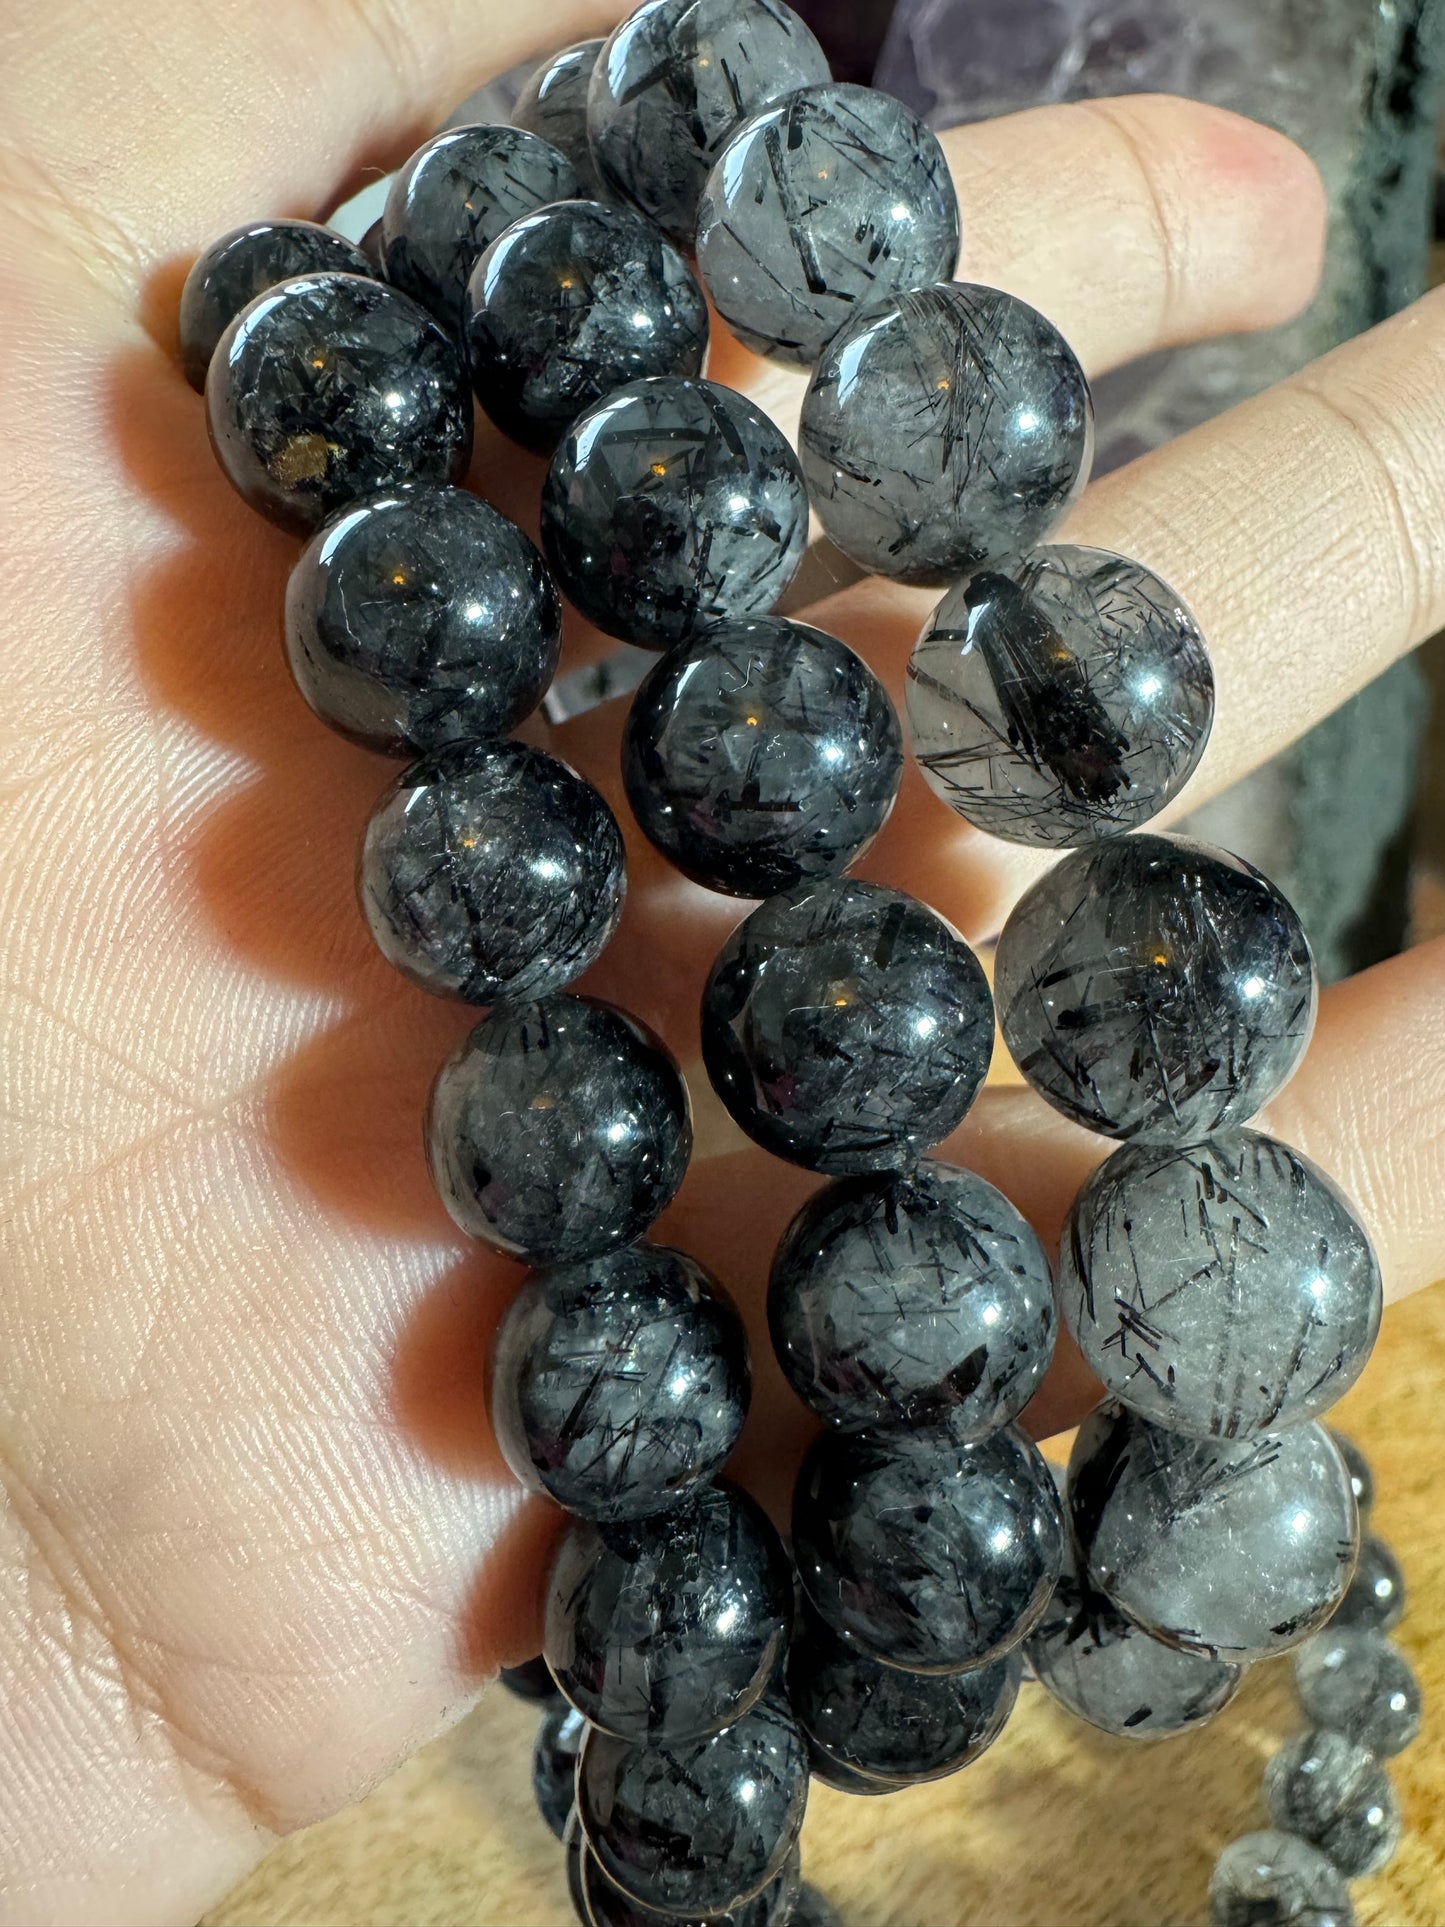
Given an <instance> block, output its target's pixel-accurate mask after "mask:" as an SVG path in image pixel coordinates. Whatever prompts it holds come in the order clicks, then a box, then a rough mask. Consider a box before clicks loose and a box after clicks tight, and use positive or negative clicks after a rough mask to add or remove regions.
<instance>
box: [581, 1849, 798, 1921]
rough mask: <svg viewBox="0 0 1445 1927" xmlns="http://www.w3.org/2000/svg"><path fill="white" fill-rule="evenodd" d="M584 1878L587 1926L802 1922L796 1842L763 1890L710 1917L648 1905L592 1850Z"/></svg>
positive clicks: (587, 1857)
mask: <svg viewBox="0 0 1445 1927" xmlns="http://www.w3.org/2000/svg"><path fill="white" fill-rule="evenodd" d="M582 1878H583V1884H584V1888H585V1892H586V1904H587V1907H588V1909H589V1910H590V1911H588V1912H587V1913H584V1914H583V1916H582V1918H583V1919H584V1921H585V1922H586V1924H587V1927H802V1923H801V1922H800V1919H799V1916H798V1912H797V1908H798V1903H799V1900H800V1899H801V1856H800V1855H799V1852H798V1849H797V1847H796V1846H795V1847H794V1848H793V1850H792V1852H791V1853H790V1854H789V1855H788V1857H787V1859H786V1860H785V1861H784V1862H783V1867H782V1871H781V1872H780V1873H777V1874H775V1875H774V1876H773V1878H772V1879H771V1880H770V1881H769V1882H768V1884H767V1886H766V1887H764V1888H763V1890H762V1892H761V1893H756V1894H754V1895H753V1897H752V1899H751V1900H745V1901H744V1902H743V1904H742V1905H741V1906H740V1907H730V1908H729V1909H728V1911H727V1912H726V1913H725V1914H709V1915H708V1917H707V1919H706V1920H703V1919H701V1918H700V1917H699V1916H698V1915H697V1914H696V1913H688V1914H675V1913H662V1912H661V1911H659V1909H657V1908H656V1907H644V1906H643V1905H642V1903H641V1902H640V1901H637V1900H633V1899H632V1898H631V1896H630V1895H628V1894H625V1893H623V1891H622V1889H621V1888H620V1887H619V1886H617V1885H616V1884H615V1883H614V1882H613V1881H611V1880H609V1879H608V1877H607V1875H606V1874H605V1873H604V1872H603V1871H602V1867H601V1864H600V1863H599V1861H598V1859H597V1856H596V1854H594V1853H592V1852H591V1851H590V1850H589V1851H588V1853H587V1856H586V1861H585V1864H584V1870H583V1876H582Z"/></svg>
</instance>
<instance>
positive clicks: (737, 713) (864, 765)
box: [622, 616, 903, 897]
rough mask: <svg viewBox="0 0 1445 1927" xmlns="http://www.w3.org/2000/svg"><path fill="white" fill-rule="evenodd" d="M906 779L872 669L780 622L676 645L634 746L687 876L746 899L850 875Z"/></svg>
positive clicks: (669, 849)
mask: <svg viewBox="0 0 1445 1927" xmlns="http://www.w3.org/2000/svg"><path fill="white" fill-rule="evenodd" d="M902 773H903V747H902V740H901V737H900V732H899V728H898V718H897V717H896V716H895V714H894V712H893V705H892V703H891V702H890V701H889V700H888V694H887V691H886V690H885V689H884V687H883V685H882V683H880V682H879V680H878V678H877V677H876V676H875V675H874V674H873V672H872V670H871V669H869V668H868V666H867V664H866V663H864V662H863V661H862V660H861V659H860V658H859V657H858V656H855V655H854V653H853V651H852V650H851V649H849V648H847V647H846V646H845V645H844V644H843V643H841V642H839V641H837V640H836V638H835V637H833V636H828V635H824V634H823V632H822V631H821V630H819V629H810V628H808V627H807V625H806V624H805V623H801V622H788V621H785V620H784V619H783V618H781V617H778V616H764V617H759V618H756V619H754V620H753V621H750V622H747V621H741V622H720V623H717V624H716V625H714V626H713V627H712V628H710V629H706V630H704V631H703V633H702V634H701V635H699V636H697V637H695V638H694V639H693V641H691V642H688V643H683V644H680V645H679V646H678V647H677V648H676V649H672V650H669V651H668V653H667V655H665V656H664V657H663V659H662V661H661V662H660V663H659V664H658V665H657V667H656V669H654V670H653V671H652V673H651V675H650V676H648V678H647V680H646V681H645V682H644V683H643V685H642V687H641V688H640V689H639V690H638V692H637V694H636V696H635V697H634V698H633V703H632V710H631V713H630V715H629V716H628V719H627V729H626V733H625V735H624V737H623V744H622V776H623V781H624V782H625V784H626V786H627V800H628V801H629V802H630V803H631V805H632V810H633V814H634V815H635V816H636V818H637V821H638V823H639V824H640V825H641V827H642V829H643V831H644V832H645V833H646V835H647V836H648V837H649V839H650V840H651V841H652V842H653V843H654V844H656V846H657V848H658V849H659V850H661V851H662V853H663V855H664V856H665V857H667V858H668V859H669V861H670V862H672V863H673V864H675V865H676V867H677V868H678V869H679V870H681V871H682V872H683V874H684V875H685V876H690V877H691V878H693V880H694V881H695V882H697V883H701V884H704V885H705V886H706V887H708V888H710V889H713V890H725V891H727V892H728V893H729V894H730V895H732V896H739V897H770V896H774V895H776V894H777V892H778V891H780V890H788V889H791V888H792V887H793V885H794V884H797V883H803V882H806V881H808V880H809V879H810V878H814V877H826V876H836V875H838V874H839V873H840V872H841V871H843V870H846V869H847V867H848V865H849V864H850V863H852V862H853V861H854V860H855V859H856V858H857V857H859V856H861V855H862V853H863V851H864V850H866V849H867V847H868V845H869V844H870V843H871V842H872V841H873V839H874V837H875V836H876V835H877V834H878V832H879V830H880V829H881V828H882V827H883V824H884V822H885V821H886V820H887V817H888V813H889V811H890V810H891V809H892V807H893V799H894V797H895V796H896V795H897V793H898V783H899V779H900V777H901V776H902Z"/></svg>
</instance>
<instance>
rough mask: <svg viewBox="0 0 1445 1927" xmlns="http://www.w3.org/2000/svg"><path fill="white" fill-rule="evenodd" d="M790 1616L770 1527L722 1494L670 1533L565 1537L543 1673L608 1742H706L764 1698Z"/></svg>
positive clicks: (641, 1529) (694, 1505)
mask: <svg viewBox="0 0 1445 1927" xmlns="http://www.w3.org/2000/svg"><path fill="white" fill-rule="evenodd" d="M792 1612H793V1576H792V1568H791V1566H790V1564H789V1562H788V1556H787V1554H786V1553H785V1552H784V1550H783V1546H782V1542H781V1540H780V1539H779V1538H778V1535H777V1533H776V1532H775V1531H774V1530H773V1528H772V1526H771V1524H770V1523H769V1521H768V1518H767V1515H766V1514H765V1513H764V1512H763V1511H762V1510H761V1508H760V1507H758V1506H757V1505H756V1504H754V1502H753V1501H752V1500H751V1499H750V1498H748V1496H747V1495H746V1493H744V1492H741V1491H740V1490H739V1489H738V1488H737V1487H736V1486H733V1485H728V1484H722V1485H715V1486H710V1487H708V1488H707V1489H706V1490H704V1491H703V1492H701V1493H699V1494H698V1496H697V1498H696V1499H695V1500H693V1501H692V1502H691V1503H690V1504H689V1505H688V1506H686V1507H685V1508H684V1509H682V1510H680V1511H677V1512H672V1513H669V1514H668V1515H667V1516H666V1517H665V1518H663V1519H643V1520H641V1521H639V1522H638V1523H636V1524H626V1525H593V1524H587V1523H584V1524H577V1525H573V1526H572V1527H570V1528H569V1530H568V1531H567V1533H566V1535H565V1536H564V1538H563V1539H562V1541H561V1544H560V1545H559V1547H558V1550H557V1554H556V1557H555V1559H554V1560H553V1564H552V1572H551V1577H550V1579H549V1581H548V1586H547V1600H546V1651H547V1660H548V1664H549V1665H550V1666H551V1668H552V1671H553V1673H554V1674H555V1675H556V1678H557V1682H558V1684H559V1685H560V1686H561V1688H562V1690H563V1692H564V1693H565V1694H566V1695H567V1697H568V1698H569V1699H570V1700H571V1701H572V1703H573V1705H574V1706H577V1707H579V1708H580V1709H581V1711H582V1712H583V1713H585V1714H586V1716H587V1718H588V1719H589V1720H590V1721H591V1723H592V1724H593V1725H594V1726H598V1727H601V1728H602V1730H603V1731H604V1732H607V1733H613V1734H615V1735H616V1736H617V1737H618V1738H619V1739H624V1740H635V1741H636V1742H637V1743H638V1744H639V1745H649V1744H652V1743H654V1742H658V1743H662V1744H670V1743H671V1742H672V1741H674V1740H689V1739H697V1738H701V1737H702V1736H703V1735H705V1734H707V1733H714V1732H716V1731H718V1729H719V1728H721V1727H723V1726H726V1725H727V1724H728V1723H729V1722H730V1721H732V1720H734V1719H736V1718H737V1717H738V1715H739V1714H740V1713H744V1712H746V1711H747V1709H748V1707H750V1706H751V1705H752V1704H753V1702H754V1701H755V1700H756V1699H757V1698H758V1697H759V1696H760V1695H761V1694H762V1693H763V1692H764V1691H765V1690H766V1688H767V1686H768V1684H769V1682H770V1681H771V1679H772V1677H773V1674H774V1673H775V1672H776V1671H777V1667H778V1662H779V1661H780V1660H781V1658H782V1656H783V1651H784V1648H785V1647H786V1645H787V1637H788V1625H789V1621H790V1620H791V1618H792Z"/></svg>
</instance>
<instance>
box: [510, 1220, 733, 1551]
mask: <svg viewBox="0 0 1445 1927" xmlns="http://www.w3.org/2000/svg"><path fill="white" fill-rule="evenodd" d="M491 1384H492V1398H491V1412H492V1425H493V1428H494V1430H495V1431H496V1435H497V1443H498V1445H499V1446H500V1448H501V1451H502V1456H503V1457H504V1458H505V1459H506V1461H507V1464H508V1465H509V1466H510V1467H511V1468H512V1470H513V1472H515V1473H516V1475H517V1477H518V1478H519V1479H520V1480H521V1481H522V1483H523V1485H525V1486H527V1487H529V1488H530V1489H531V1490H532V1491H534V1492H545V1493H547V1494H548V1495H549V1496H550V1497H551V1498H553V1499H555V1500H556V1501H557V1503H558V1505H560V1506H563V1507H565V1508H566V1510H567V1511H569V1512H575V1513H577V1514H579V1516H581V1517H582V1518H584V1519H597V1520H601V1521H603V1522H605V1523H612V1522H614V1521H617V1520H622V1519H644V1518H647V1517H648V1516H649V1515H650V1514H652V1513H654V1512H662V1511H665V1510H668V1509H669V1508H671V1507H673V1506H675V1505H677V1504H679V1503H681V1502H683V1501H684V1500H685V1499H687V1497H688V1496H689V1495H690V1493H691V1492H692V1491H693V1490H695V1489H696V1488H697V1487H698V1486H699V1485H700V1484H702V1483H703V1482H705V1481H706V1480H708V1479H710V1478H712V1477H713V1475H714V1474H715V1473H716V1472H717V1471H718V1470H719V1468H720V1467H721V1465H722V1463H723V1460H724V1459H726V1457H727V1456H728V1454H729V1452H731V1450H732V1448H733V1446H734V1445H735V1443H736V1442H737V1436H738V1433H739V1432H740V1431H741V1430H742V1423H743V1419H744V1418H745V1417H746V1415H747V1409H748V1396H749V1376H748V1355H747V1341H746V1339H745V1337H744V1335H743V1326H742V1320H741V1319H740V1318H739V1317H738V1314H737V1311H736V1309H735V1307H734V1305H733V1303H732V1300H731V1299H730V1298H729V1297H728V1296H727V1294H726V1293H725V1292H724V1291H723V1290H722V1288H721V1287H720V1286H719V1285H718V1283H717V1282H716V1280H715V1279H713V1278H711V1277H709V1275H708V1273H707V1272H706V1271H704V1270H703V1268H702V1266H701V1265H700V1264H698V1263H697V1262H696V1260H695V1259H692V1258H689V1257H686V1256H685V1255H684V1254H683V1253H682V1252H680V1251H671V1250H669V1249H668V1248H667V1247H665V1246H660V1245H646V1244H643V1245H633V1246H632V1247H630V1248H629V1249H628V1250H626V1251H617V1252H613V1253H612V1254H611V1255H610V1256H609V1257H605V1258H595V1259H592V1260H590V1261H589V1262H587V1263H579V1264H574V1265H558V1266H556V1267H554V1268H553V1269H552V1270H550V1271H537V1272H533V1273H532V1274H531V1276H530V1277H528V1279H527V1280H526V1282H525V1283H524V1284H523V1286H522V1289H521V1290H520V1291H519V1292H518V1294H517V1296H516V1297H515V1298H514V1299H513V1300H512V1303H511V1304H510V1305H509V1306H508V1308H507V1310H506V1312H505V1313H504V1314H503V1316H502V1321H501V1324H500V1325H499V1326H498V1329H497V1336H496V1339H495V1341H494V1344H493V1349H492V1373H491Z"/></svg>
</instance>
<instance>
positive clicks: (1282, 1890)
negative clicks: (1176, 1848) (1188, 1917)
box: [1209, 1830, 1355, 1927]
mask: <svg viewBox="0 0 1445 1927" xmlns="http://www.w3.org/2000/svg"><path fill="white" fill-rule="evenodd" d="M1209 1906H1210V1912H1211V1917H1212V1919H1213V1922H1214V1927H1355V1914H1354V1909H1353V1908H1352V1907H1351V1905H1350V1896H1349V1890H1348V1889H1347V1887H1346V1886H1345V1882H1344V1879H1343V1876H1342V1875H1341V1874H1340V1872H1339V1871H1338V1869H1337V1868H1336V1867H1335V1866H1334V1864H1333V1863H1332V1862H1331V1861H1330V1860H1328V1859H1327V1858H1326V1857H1325V1855H1324V1854H1322V1853H1321V1852H1320V1850H1319V1848H1318V1847H1312V1846H1311V1845H1310V1844H1309V1842H1308V1841H1307V1840H1301V1839H1300V1838H1299V1837H1298V1835H1297V1834H1293V1833H1275V1832H1272V1831H1269V1830H1264V1831H1261V1832H1259V1833H1246V1834H1245V1835H1244V1836H1243V1837H1242V1838H1241V1839H1238V1840H1233V1841H1231V1842H1230V1844H1229V1845H1228V1846H1227V1847H1226V1848H1225V1849H1224V1852H1223V1853H1222V1854H1220V1856H1219V1858H1218V1860H1216V1861H1215V1863H1214V1871H1213V1873H1212V1874H1211V1875H1210V1876H1209Z"/></svg>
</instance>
